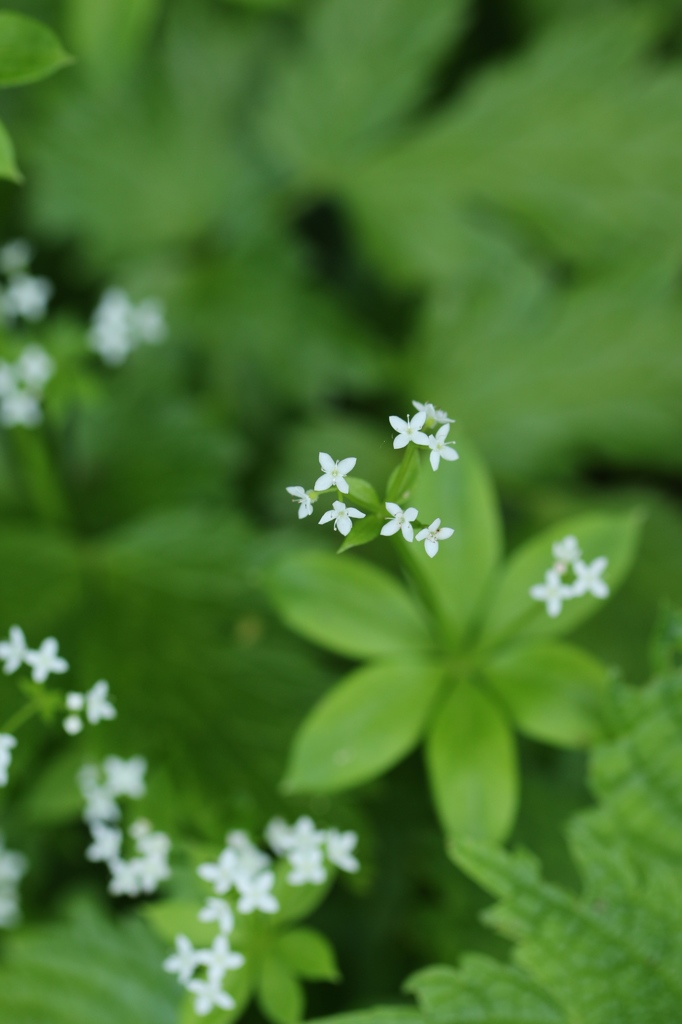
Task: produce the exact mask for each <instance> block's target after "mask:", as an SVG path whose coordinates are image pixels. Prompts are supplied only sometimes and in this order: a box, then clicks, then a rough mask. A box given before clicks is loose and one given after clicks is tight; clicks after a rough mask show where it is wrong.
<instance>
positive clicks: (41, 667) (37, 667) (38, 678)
mask: <svg viewBox="0 0 682 1024" xmlns="http://www.w3.org/2000/svg"><path fill="white" fill-rule="evenodd" d="M24 661H25V662H26V664H27V665H28V666H29V667H30V669H31V678H32V679H33V682H34V683H44V682H45V680H46V679H47V678H48V676H50V675H52V674H53V673H54V674H55V675H62V674H63V673H64V672H68V671H69V663H68V661H66V659H65V658H62V657H60V655H59V643H58V641H57V640H55V638H54V637H53V636H48V637H47V639H46V640H43V642H42V644H41V645H40V647H39V648H38V650H37V651H26V654H25V655H24Z"/></svg>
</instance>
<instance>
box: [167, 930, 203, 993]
mask: <svg viewBox="0 0 682 1024" xmlns="http://www.w3.org/2000/svg"><path fill="white" fill-rule="evenodd" d="M198 966H199V960H198V957H197V950H196V949H195V948H194V946H193V944H192V942H191V941H190V940H189V939H188V938H187V936H186V935H176V936H175V952H174V953H172V954H171V955H170V956H169V957H166V959H165V960H164V961H163V969H164V971H168V973H169V974H175V975H177V979H178V981H179V982H180V984H181V985H187V984H188V982H189V981H190V979H191V978H192V976H193V974H194V972H195V971H196V969H197V967H198Z"/></svg>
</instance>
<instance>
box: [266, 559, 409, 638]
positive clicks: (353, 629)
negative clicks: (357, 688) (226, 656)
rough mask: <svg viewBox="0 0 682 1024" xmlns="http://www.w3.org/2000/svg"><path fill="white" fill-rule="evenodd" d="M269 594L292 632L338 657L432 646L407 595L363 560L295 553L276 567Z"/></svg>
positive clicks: (401, 588) (391, 580) (391, 578)
mask: <svg viewBox="0 0 682 1024" xmlns="http://www.w3.org/2000/svg"><path fill="white" fill-rule="evenodd" d="M268 590H269V593H270V595H271V597H272V598H273V600H274V602H275V606H276V608H277V610H278V612H279V614H280V616H281V617H282V619H283V620H284V622H285V623H286V624H287V625H288V626H290V627H291V629H294V630H296V631H297V632H299V633H301V634H302V635H303V636H305V637H306V638H307V639H308V640H312V641H313V642H314V643H317V644H320V645H321V646H323V647H328V648H330V650H332V651H336V652H338V653H339V654H345V655H348V656H349V657H351V658H366V657H376V656H381V655H391V654H397V653H398V652H399V651H414V650H415V649H416V650H423V649H425V648H428V647H429V636H428V633H427V629H426V625H425V622H424V619H423V617H422V615H421V613H420V611H419V610H418V609H417V607H416V606H415V605H414V604H413V602H412V601H411V599H410V597H409V596H408V594H407V592H406V591H405V590H404V589H403V587H402V586H401V585H400V584H399V583H398V582H397V581H396V580H394V579H393V577H391V576H389V575H388V573H385V572H383V571H382V570H381V569H377V568H375V567H374V566H372V565H369V564H368V563H366V562H363V561H361V560H360V559H354V558H343V559H339V558H336V557H335V556H334V555H326V554H321V553H319V552H309V553H306V554H295V555H292V556H291V557H289V558H286V559H285V560H283V561H282V562H280V563H279V564H278V565H277V566H275V569H274V571H273V572H272V573H271V575H270V579H269V584H268Z"/></svg>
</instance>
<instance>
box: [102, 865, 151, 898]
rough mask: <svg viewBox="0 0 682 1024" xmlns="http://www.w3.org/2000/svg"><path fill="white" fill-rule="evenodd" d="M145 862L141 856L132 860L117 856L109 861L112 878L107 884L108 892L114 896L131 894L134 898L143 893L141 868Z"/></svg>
mask: <svg viewBox="0 0 682 1024" xmlns="http://www.w3.org/2000/svg"><path fill="white" fill-rule="evenodd" d="M142 864H143V859H142V858H141V857H132V858H131V859H130V860H123V859H122V858H120V857H116V858H114V859H113V860H110V861H109V863H108V868H109V871H110V872H111V878H110V879H109V884H108V886H107V892H109V893H110V894H111V895H112V896H130V897H131V899H134V898H135V897H136V896H139V895H140V894H141V893H142V879H141V876H140V868H141V866H142Z"/></svg>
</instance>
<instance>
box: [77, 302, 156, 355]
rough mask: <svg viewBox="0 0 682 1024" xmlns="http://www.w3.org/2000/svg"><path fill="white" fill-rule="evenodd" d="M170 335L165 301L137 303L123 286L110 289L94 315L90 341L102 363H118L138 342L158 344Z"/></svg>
mask: <svg viewBox="0 0 682 1024" xmlns="http://www.w3.org/2000/svg"><path fill="white" fill-rule="evenodd" d="M166 334H167V327H166V319H165V314H164V309H163V303H161V302H160V301H159V300H158V299H143V300H142V301H141V302H139V303H137V304H135V303H133V302H132V301H131V299H130V297H129V295H128V294H127V293H126V292H125V291H123V289H122V288H108V289H107V290H106V291H105V292H104V294H103V295H102V297H101V299H100V301H99V303H98V305H97V308H96V309H95V312H94V313H93V316H92V321H91V324H90V331H89V334H88V340H89V345H90V348H91V349H92V350H93V351H94V352H96V353H97V354H98V355H99V356H100V358H101V359H102V362H104V363H107V364H108V365H109V366H118V365H120V364H121V363H123V362H125V360H126V359H127V358H128V356H129V355H130V353H131V352H132V351H133V349H135V348H137V347H138V345H141V344H147V345H157V344H159V343H160V342H161V341H163V340H164V338H165V337H166Z"/></svg>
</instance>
